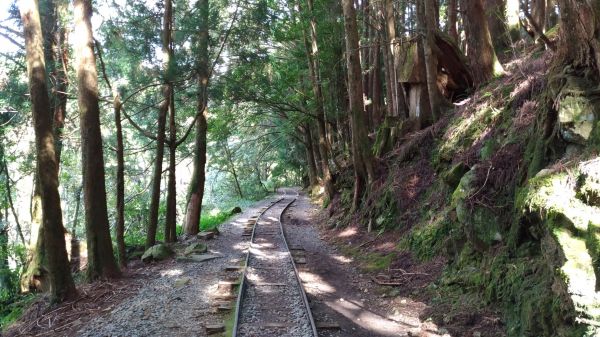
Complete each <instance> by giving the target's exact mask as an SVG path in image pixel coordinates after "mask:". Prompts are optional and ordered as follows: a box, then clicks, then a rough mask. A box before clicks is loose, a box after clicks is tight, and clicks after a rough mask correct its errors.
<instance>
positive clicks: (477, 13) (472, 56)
mask: <svg viewBox="0 0 600 337" xmlns="http://www.w3.org/2000/svg"><path fill="white" fill-rule="evenodd" d="M482 1H483V0H461V3H460V4H461V10H462V11H463V13H464V16H463V21H464V26H465V34H466V37H467V57H468V58H469V63H470V65H471V69H472V70H473V79H474V82H475V85H481V84H483V83H485V82H487V81H489V80H491V79H492V77H494V75H497V74H500V73H502V72H503V71H504V69H503V68H502V65H501V64H500V62H499V61H498V57H496V52H495V51H494V46H493V44H492V36H491V35H490V30H489V28H488V23H487V20H486V16H485V11H484V9H483V2H482Z"/></svg>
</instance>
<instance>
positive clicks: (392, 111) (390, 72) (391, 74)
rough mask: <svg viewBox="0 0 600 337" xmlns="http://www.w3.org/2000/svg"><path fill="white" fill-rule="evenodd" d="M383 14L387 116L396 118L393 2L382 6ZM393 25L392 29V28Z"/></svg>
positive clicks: (389, 1)
mask: <svg viewBox="0 0 600 337" xmlns="http://www.w3.org/2000/svg"><path fill="white" fill-rule="evenodd" d="M382 12H383V13H382V14H383V18H384V26H385V28H386V29H385V31H384V35H383V36H384V41H385V45H384V48H383V74H384V77H385V100H386V106H385V107H386V115H387V116H396V115H397V111H396V108H397V106H396V101H397V98H396V94H395V93H396V92H397V91H396V87H397V86H398V83H397V82H396V69H395V67H394V58H393V56H392V49H393V48H394V45H393V44H392V42H393V37H395V36H396V26H395V20H396V18H395V17H394V5H393V2H392V0H386V1H385V4H384V6H382ZM390 25H391V27H390Z"/></svg>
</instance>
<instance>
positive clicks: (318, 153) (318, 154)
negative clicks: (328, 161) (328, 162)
mask: <svg viewBox="0 0 600 337" xmlns="http://www.w3.org/2000/svg"><path fill="white" fill-rule="evenodd" d="M311 127H312V128H314V126H311ZM316 134H317V132H314V131H311V132H310V136H311V137H312V150H313V157H314V158H315V162H316V167H317V177H318V179H319V180H321V179H323V166H321V165H319V164H320V163H321V151H319V145H318V144H319V139H318V137H317V136H316Z"/></svg>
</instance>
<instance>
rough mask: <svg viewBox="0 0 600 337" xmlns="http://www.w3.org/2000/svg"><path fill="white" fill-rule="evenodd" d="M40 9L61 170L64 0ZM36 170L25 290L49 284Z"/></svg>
mask: <svg viewBox="0 0 600 337" xmlns="http://www.w3.org/2000/svg"><path fill="white" fill-rule="evenodd" d="M41 7H42V8H44V9H45V10H44V11H43V12H42V13H40V19H41V25H42V29H43V32H44V59H45V61H46V70H47V72H48V73H49V74H50V76H51V77H52V81H50V88H49V89H50V90H49V91H50V93H51V96H50V99H51V105H52V109H53V116H54V117H53V118H54V141H55V153H56V162H57V163H58V167H59V170H60V156H61V150H62V139H63V130H64V121H65V116H66V111H67V89H68V84H69V81H68V78H67V68H68V50H69V48H68V46H67V37H68V34H67V30H66V29H65V27H64V24H60V23H59V22H61V20H59V17H61V14H64V11H65V10H66V8H65V3H63V2H57V3H55V0H43V2H42V6H41ZM38 180H39V179H38V177H37V173H35V177H34V183H35V185H34V186H35V187H34V193H33V197H32V200H31V228H30V232H31V233H32V234H31V236H30V240H29V245H28V251H29V258H28V263H27V270H26V271H25V272H24V273H23V275H21V290H22V291H30V290H35V291H46V290H48V287H49V284H48V280H47V265H46V264H47V261H46V258H45V256H44V254H45V252H44V242H43V239H42V238H43V235H44V229H43V214H42V204H41V191H40V188H39V185H38V184H37V181H38Z"/></svg>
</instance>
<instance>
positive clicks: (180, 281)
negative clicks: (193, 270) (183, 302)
mask: <svg viewBox="0 0 600 337" xmlns="http://www.w3.org/2000/svg"><path fill="white" fill-rule="evenodd" d="M191 281H192V279H191V278H189V277H182V278H180V279H178V280H177V281H175V288H181V287H183V286H186V285H188V284H190V282H191Z"/></svg>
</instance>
